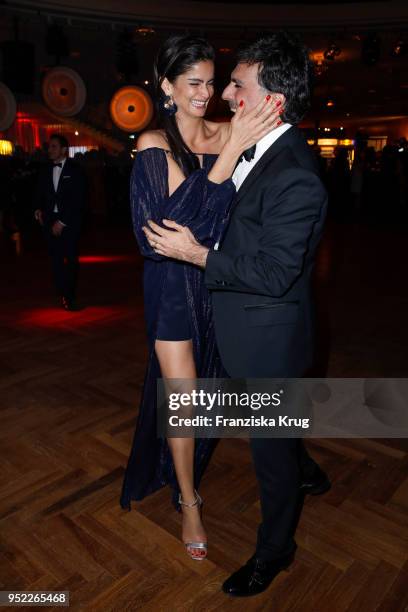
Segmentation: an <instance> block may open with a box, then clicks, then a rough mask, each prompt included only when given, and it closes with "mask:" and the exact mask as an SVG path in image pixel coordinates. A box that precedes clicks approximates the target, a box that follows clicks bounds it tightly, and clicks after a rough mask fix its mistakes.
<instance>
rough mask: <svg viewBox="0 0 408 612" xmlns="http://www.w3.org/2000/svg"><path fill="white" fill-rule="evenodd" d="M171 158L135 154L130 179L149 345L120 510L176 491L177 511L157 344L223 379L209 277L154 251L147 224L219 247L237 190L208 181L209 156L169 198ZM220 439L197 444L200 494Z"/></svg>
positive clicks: (157, 152) (205, 374)
mask: <svg viewBox="0 0 408 612" xmlns="http://www.w3.org/2000/svg"><path fill="white" fill-rule="evenodd" d="M166 156H167V154H166V152H165V151H164V150H163V149H159V148H150V149H146V150H144V151H141V152H140V153H137V155H136V158H135V162H134V165H133V169H132V175H131V191H130V192H131V210H132V219H133V227H134V231H135V235H136V239H137V242H138V245H139V248H140V251H141V253H142V255H143V256H144V270H143V288H144V314H145V320H146V328H147V339H148V348H149V353H148V364H147V371H146V375H145V380H144V385H143V391H142V398H141V403H140V407H139V413H138V416H137V422H136V431H135V435H134V439H133V444H132V449H131V452H130V456H129V460H128V464H127V468H126V472H125V478H124V482H123V487H122V494H121V499H120V503H121V506H122V507H123V508H127V509H130V506H131V501H132V500H141V499H143V498H144V497H145V496H146V495H149V494H150V493H153V492H154V491H156V490H157V489H159V488H160V487H163V486H164V485H166V484H170V485H171V487H172V492H173V503H174V505H175V506H176V508H177V507H178V502H177V497H178V485H177V479H176V475H175V470H174V465H173V461H172V457H171V453H170V449H169V447H168V444H167V440H166V439H165V438H158V437H157V434H156V426H157V420H156V419H157V414H156V413H157V398H156V382H157V379H158V378H160V377H161V373H160V367H159V363H158V360H157V357H156V353H155V350H154V343H155V340H156V339H163V340H166V339H167V340H186V339H189V338H191V339H192V343H193V353H194V360H195V365H196V370H197V375H198V377H199V378H217V377H225V376H226V373H225V371H224V369H223V367H222V364H221V360H220V358H219V355H218V351H217V347H216V343H215V334H214V324H213V318H212V308H211V299H210V295H209V292H208V290H207V288H206V287H205V285H204V272H203V271H202V270H201V269H200V268H198V267H197V266H194V265H191V264H186V263H183V262H178V261H175V260H171V259H167V258H165V257H163V256H161V255H158V254H157V253H155V252H154V250H153V249H152V248H151V247H150V245H149V243H148V241H147V239H146V236H145V234H144V233H143V231H142V227H143V226H144V225H146V222H147V220H148V219H152V220H153V221H155V222H156V223H158V224H159V225H161V224H162V223H161V221H162V219H163V218H167V219H172V220H174V221H176V222H177V223H180V224H181V225H185V226H188V227H189V228H190V229H191V231H192V232H193V234H194V236H195V237H196V239H197V240H198V241H199V242H200V243H201V244H204V245H205V246H208V247H210V248H211V247H213V246H214V245H215V243H216V242H219V241H221V239H222V237H223V235H224V232H225V230H226V226H227V222H228V219H229V213H230V208H231V204H232V201H233V198H234V195H235V186H234V184H233V182H232V181H231V180H230V179H229V180H227V181H225V182H224V183H221V184H216V183H212V182H211V181H209V180H208V177H207V175H208V172H209V171H210V169H211V168H212V166H213V164H214V162H215V160H216V159H217V156H216V155H204V156H203V167H202V168H201V169H199V170H196V171H194V172H193V173H191V174H190V176H188V177H187V178H186V179H185V181H184V182H183V183H182V184H181V185H180V186H179V187H178V188H177V189H176V191H175V192H174V193H173V194H172V195H171V196H169V193H168V164H167V157H166ZM215 443H216V440H214V439H197V440H196V443H195V459H194V484H195V487H196V488H198V485H199V482H200V479H201V476H202V474H203V472H204V469H205V467H206V465H207V463H208V461H209V458H210V456H211V453H212V451H213V448H214V446H215Z"/></svg>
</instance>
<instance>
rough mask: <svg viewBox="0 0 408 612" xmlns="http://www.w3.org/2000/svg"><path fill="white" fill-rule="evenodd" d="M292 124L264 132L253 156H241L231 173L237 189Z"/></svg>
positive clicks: (216, 245) (216, 247) (216, 248)
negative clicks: (249, 159) (246, 157)
mask: <svg viewBox="0 0 408 612" xmlns="http://www.w3.org/2000/svg"><path fill="white" fill-rule="evenodd" d="M291 127H292V125H291V124H290V123H283V124H282V125H280V126H279V127H277V128H275V129H274V130H272V131H271V132H269V134H266V136H264V137H263V138H261V140H260V141H259V142H257V143H256V149H255V156H254V158H253V159H251V161H247V160H246V159H245V158H242V161H240V162H239V164H237V167H236V168H235V170H234V174H233V175H232V177H231V178H232V182H233V183H234V185H235V188H236V190H237V191H238V190H239V188H240V187H241V185H242V183H243V182H244V180H245V179H246V177H247V176H248V174H249V173H250V172H251V170H252V168H253V167H254V166H255V164H256V163H257V162H258V161H259V160H260V159H261V157H262V155H263V154H264V153H265V152H266V151H267V150H268V149H269V147H270V146H271V145H272V144H273V143H274V142H276V141H277V140H278V138H279V136H282V134H284V133H285V132H286V131H287V130H288V129H289V128H291ZM219 245H220V243H219V242H217V243H216V244H215V245H214V251H217V250H218V247H219Z"/></svg>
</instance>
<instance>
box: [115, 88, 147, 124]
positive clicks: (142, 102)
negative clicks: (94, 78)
mask: <svg viewBox="0 0 408 612" xmlns="http://www.w3.org/2000/svg"><path fill="white" fill-rule="evenodd" d="M110 114H111V117H112V120H113V121H114V123H115V124H116V125H117V127H118V128H120V129H121V130H124V131H125V132H138V131H140V130H143V128H145V127H146V126H147V125H148V124H149V123H150V121H151V119H152V117H153V102H152V99H151V97H150V96H149V94H148V93H147V91H145V90H144V89H142V88H141V87H137V86H136V85H129V86H126V87H121V88H120V89H118V91H117V92H116V93H115V94H114V95H113V97H112V100H111V103H110Z"/></svg>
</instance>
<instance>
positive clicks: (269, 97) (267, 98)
mask: <svg viewBox="0 0 408 612" xmlns="http://www.w3.org/2000/svg"><path fill="white" fill-rule="evenodd" d="M270 99H271V96H270V95H269V94H268V95H267V96H266V101H267V102H269V100H270Z"/></svg>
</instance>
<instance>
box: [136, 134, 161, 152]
mask: <svg viewBox="0 0 408 612" xmlns="http://www.w3.org/2000/svg"><path fill="white" fill-rule="evenodd" d="M152 148H158V149H164V150H166V151H167V150H168V148H169V145H168V143H167V140H166V137H165V135H164V132H163V131H162V130H148V131H147V132H143V134H141V135H140V136H139V138H138V139H137V142H136V149H137V150H138V151H145V150H146V149H152Z"/></svg>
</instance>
